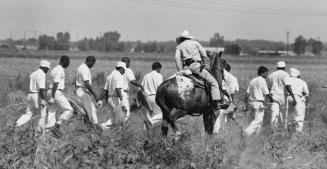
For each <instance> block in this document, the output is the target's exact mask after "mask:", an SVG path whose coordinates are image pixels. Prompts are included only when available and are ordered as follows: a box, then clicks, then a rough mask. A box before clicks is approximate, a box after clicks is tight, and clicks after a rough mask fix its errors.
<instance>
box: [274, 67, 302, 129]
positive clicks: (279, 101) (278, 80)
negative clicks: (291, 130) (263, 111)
mask: <svg viewBox="0 0 327 169" xmlns="http://www.w3.org/2000/svg"><path fill="white" fill-rule="evenodd" d="M276 67H277V71H275V72H273V73H271V74H270V75H269V77H268V88H269V89H270V94H271V95H272V97H273V102H272V103H271V106H270V111H271V119H270V125H271V126H272V128H274V127H276V124H277V122H278V120H280V122H281V123H284V124H283V125H284V128H286V127H287V115H288V104H287V101H286V97H287V92H288V93H289V94H290V95H291V96H292V98H294V95H293V92H292V89H291V87H290V85H289V84H287V83H286V81H285V79H286V78H288V77H289V74H288V73H287V72H286V71H285V69H286V63H285V62H283V61H279V62H277V65H276ZM293 104H296V100H295V99H294V102H293Z"/></svg>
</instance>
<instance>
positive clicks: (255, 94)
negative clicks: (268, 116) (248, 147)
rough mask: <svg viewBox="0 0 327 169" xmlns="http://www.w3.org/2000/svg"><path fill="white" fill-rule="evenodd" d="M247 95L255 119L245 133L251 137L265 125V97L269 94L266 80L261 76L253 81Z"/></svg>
mask: <svg viewBox="0 0 327 169" xmlns="http://www.w3.org/2000/svg"><path fill="white" fill-rule="evenodd" d="M246 93H247V94H248V95H249V103H248V104H249V107H250V111H251V114H254V115H255V117H254V119H253V121H252V122H251V123H250V125H249V126H248V127H247V128H246V129H245V130H244V131H245V133H246V134H247V135H251V134H252V133H254V132H255V131H257V132H258V131H259V130H260V128H261V126H262V123H263V116H264V111H265V107H264V103H265V96H266V95H267V94H269V90H268V86H267V83H266V80H265V79H264V78H263V77H261V76H258V77H256V78H254V79H252V80H251V81H250V84H249V87H248V89H247V91H246Z"/></svg>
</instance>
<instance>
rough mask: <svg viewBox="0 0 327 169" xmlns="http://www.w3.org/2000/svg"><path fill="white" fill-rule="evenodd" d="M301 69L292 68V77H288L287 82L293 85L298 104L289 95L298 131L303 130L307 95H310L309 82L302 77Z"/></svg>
mask: <svg viewBox="0 0 327 169" xmlns="http://www.w3.org/2000/svg"><path fill="white" fill-rule="evenodd" d="M300 75H301V73H300V71H299V70H297V69H295V68H290V76H291V77H290V78H287V79H286V81H287V83H288V84H289V85H290V86H291V88H292V91H293V94H294V96H295V99H296V105H294V104H292V103H293V98H292V97H290V96H288V98H287V100H288V102H289V110H290V111H289V112H290V117H292V118H291V119H293V120H294V121H295V122H296V124H297V125H296V131H297V132H302V128H303V121H304V117H305V108H306V101H307V99H306V97H308V96H309V89H308V85H307V83H306V82H305V81H304V80H302V79H300Z"/></svg>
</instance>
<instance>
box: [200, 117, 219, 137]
mask: <svg viewBox="0 0 327 169" xmlns="http://www.w3.org/2000/svg"><path fill="white" fill-rule="evenodd" d="M218 115H219V113H217V112H213V111H209V112H206V113H204V114H203V123H204V130H205V132H206V133H208V134H213V130H214V126H215V123H216V120H217V117H218Z"/></svg>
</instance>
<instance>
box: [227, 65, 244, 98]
mask: <svg viewBox="0 0 327 169" xmlns="http://www.w3.org/2000/svg"><path fill="white" fill-rule="evenodd" d="M230 70H231V66H230V65H229V64H228V63H226V65H225V70H224V77H225V80H224V81H223V82H225V83H227V85H228V88H227V92H228V93H229V95H230V96H231V97H232V100H233V101H234V94H235V93H237V92H239V90H240V88H239V85H238V80H237V78H236V77H235V76H234V75H233V74H232V73H230Z"/></svg>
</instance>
